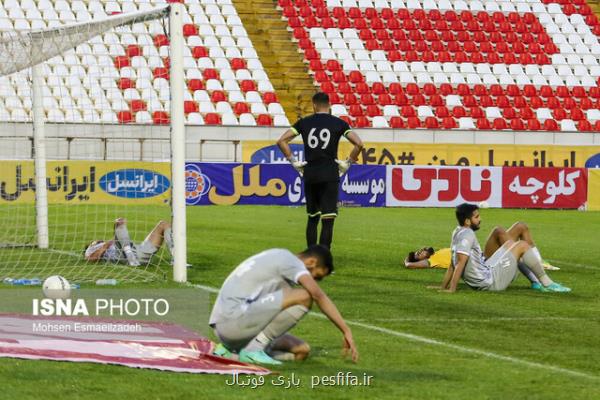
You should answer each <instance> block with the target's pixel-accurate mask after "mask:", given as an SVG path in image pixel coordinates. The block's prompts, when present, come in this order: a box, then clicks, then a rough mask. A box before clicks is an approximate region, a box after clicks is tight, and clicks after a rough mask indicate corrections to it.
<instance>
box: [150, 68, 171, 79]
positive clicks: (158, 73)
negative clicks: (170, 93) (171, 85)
mask: <svg viewBox="0 0 600 400" xmlns="http://www.w3.org/2000/svg"><path fill="white" fill-rule="evenodd" d="M153 73H154V79H156V78H164V79H169V70H168V69H167V68H163V67H156V68H154V71H153Z"/></svg>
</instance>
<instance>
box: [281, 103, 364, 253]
mask: <svg viewBox="0 0 600 400" xmlns="http://www.w3.org/2000/svg"><path fill="white" fill-rule="evenodd" d="M312 102H313V107H314V110H315V113H314V114H312V115H309V116H308V117H305V118H302V119H300V120H299V121H298V122H296V123H295V124H294V126H292V127H291V128H290V129H288V130H287V131H286V132H285V133H284V134H283V135H282V136H281V137H280V138H279V140H278V141H277V145H278V146H279V148H280V149H281V151H282V152H283V154H284V155H285V157H286V158H287V159H288V161H289V162H290V163H291V164H292V166H293V167H294V168H295V169H296V171H298V173H299V174H300V175H301V176H303V178H304V195H305V197H306V211H307V213H308V223H307V224H306V244H307V246H312V245H314V244H317V228H318V226H319V220H320V221H321V235H320V238H319V243H318V244H321V245H323V246H326V247H327V248H331V242H332V240H333V223H334V221H335V218H336V217H337V203H338V197H339V181H340V176H341V175H343V174H344V173H345V172H346V171H348V169H349V168H350V165H352V163H355V162H356V161H357V159H358V155H359V153H360V151H361V150H362V148H363V144H362V141H361V140H360V138H359V137H358V135H357V134H356V133H355V132H353V131H352V128H350V125H348V123H347V122H346V121H344V120H343V119H340V118H337V117H334V116H333V115H331V114H330V112H331V105H330V104H329V96H328V95H327V94H326V93H317V94H315V95H314V96H313V98H312ZM298 135H301V136H302V141H303V142H304V157H305V161H299V160H296V159H295V157H294V156H293V155H292V151H291V150H290V146H289V142H290V141H292V140H293V139H294V138H295V137H296V136H298ZM342 136H344V137H345V138H346V139H348V140H349V141H350V143H352V144H353V145H354V148H353V149H352V151H351V152H350V155H349V156H348V158H347V159H346V160H338V144H339V142H340V138H341V137H342Z"/></svg>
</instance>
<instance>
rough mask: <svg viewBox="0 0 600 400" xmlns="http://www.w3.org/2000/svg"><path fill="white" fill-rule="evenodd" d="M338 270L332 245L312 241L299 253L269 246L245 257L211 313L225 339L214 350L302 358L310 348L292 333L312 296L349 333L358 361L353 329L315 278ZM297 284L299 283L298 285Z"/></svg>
mask: <svg viewBox="0 0 600 400" xmlns="http://www.w3.org/2000/svg"><path fill="white" fill-rule="evenodd" d="M332 271H333V258H332V256H331V253H330V251H329V249H328V248H326V247H325V246H321V245H313V246H310V247H308V248H307V249H306V250H304V251H303V252H301V253H300V254H298V255H295V254H293V253H292V252H290V251H289V250H285V249H270V250H266V251H263V252H262V253H259V254H256V255H254V256H252V257H250V258H248V259H247V260H245V261H243V262H242V263H241V264H240V265H239V266H238V267H237V268H236V269H234V270H233V272H232V273H231V274H229V276H228V277H227V279H225V282H224V283H223V286H222V287H221V289H220V290H219V295H218V296H217V300H216V302H215V305H214V307H213V310H212V313H211V315H210V321H209V324H210V326H211V327H212V328H213V329H214V330H215V333H216V335H217V336H218V337H219V339H220V341H221V344H219V345H218V346H217V348H216V349H215V352H214V353H215V354H216V355H219V356H223V357H230V356H232V353H238V355H239V360H240V361H243V362H251V363H259V364H271V365H277V364H281V362H280V361H279V360H293V359H303V358H305V357H306V356H307V355H308V351H309V347H308V345H307V344H306V343H305V342H303V341H302V340H301V339H298V338H296V337H294V336H292V335H290V334H289V333H288V331H289V330H290V329H292V328H293V327H294V326H295V325H296V324H297V323H298V322H299V321H300V319H302V317H304V315H306V313H307V312H308V310H309V309H310V307H311V305H312V303H313V301H314V302H315V303H317V304H318V306H319V308H320V309H321V311H322V312H323V314H325V315H326V316H327V317H329V320H330V321H331V322H332V323H333V324H334V325H335V326H336V327H337V328H338V329H339V330H340V331H341V332H342V334H343V335H344V341H343V348H344V350H345V351H350V352H351V355H352V359H353V360H354V361H357V360H358V351H357V349H356V346H355V345H354V340H353V338H352V332H351V330H350V328H349V327H348V325H346V323H345V322H344V319H343V318H342V316H341V314H340V313H339V311H338V309H337V308H336V306H335V304H333V302H332V301H331V300H330V299H329V297H328V296H327V295H326V294H325V292H323V290H321V288H320V287H319V285H318V284H317V282H316V281H319V280H321V279H322V278H324V277H325V276H327V275H329V274H330V273H331V272H332ZM294 286H296V287H294Z"/></svg>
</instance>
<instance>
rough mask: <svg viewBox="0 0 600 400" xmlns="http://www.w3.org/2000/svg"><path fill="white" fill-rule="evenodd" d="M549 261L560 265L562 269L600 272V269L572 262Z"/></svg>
mask: <svg viewBox="0 0 600 400" xmlns="http://www.w3.org/2000/svg"><path fill="white" fill-rule="evenodd" d="M548 261H550V262H551V263H558V264H560V265H561V268H562V267H575V268H584V269H593V270H594V271H600V267H595V266H593V265H585V264H577V263H572V262H570V261H562V260H550V259H548Z"/></svg>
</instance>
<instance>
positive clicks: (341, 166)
mask: <svg viewBox="0 0 600 400" xmlns="http://www.w3.org/2000/svg"><path fill="white" fill-rule="evenodd" d="M335 162H336V163H337V165H338V170H339V171H340V176H342V175H344V174H345V173H346V172H347V171H348V170H349V169H350V166H351V165H352V160H350V159H349V158H347V159H345V160H343V161H342V160H335Z"/></svg>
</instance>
